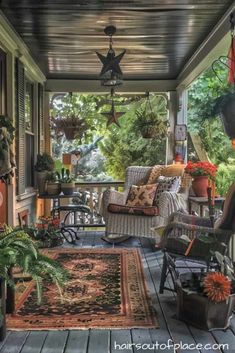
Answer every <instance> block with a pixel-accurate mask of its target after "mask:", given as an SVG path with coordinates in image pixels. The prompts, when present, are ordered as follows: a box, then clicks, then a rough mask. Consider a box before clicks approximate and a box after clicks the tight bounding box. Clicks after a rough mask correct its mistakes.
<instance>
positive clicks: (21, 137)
mask: <svg viewBox="0 0 235 353" xmlns="http://www.w3.org/2000/svg"><path fill="white" fill-rule="evenodd" d="M15 74H16V82H15V83H16V84H15V87H16V92H15V97H16V105H15V106H16V128H17V131H16V149H17V153H16V157H17V158H16V160H17V194H18V195H20V194H23V193H24V192H25V74H24V66H23V64H22V63H21V62H20V60H19V59H16V67H15Z"/></svg>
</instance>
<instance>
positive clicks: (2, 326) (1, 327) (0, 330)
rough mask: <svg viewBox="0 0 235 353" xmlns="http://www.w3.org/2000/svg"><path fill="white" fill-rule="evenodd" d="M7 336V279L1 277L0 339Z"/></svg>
mask: <svg viewBox="0 0 235 353" xmlns="http://www.w3.org/2000/svg"><path fill="white" fill-rule="evenodd" d="M5 337H6V281H5V280H3V279H1V278H0V341H3V340H4V338H5Z"/></svg>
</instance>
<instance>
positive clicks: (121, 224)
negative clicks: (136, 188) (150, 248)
mask: <svg viewBox="0 0 235 353" xmlns="http://www.w3.org/2000/svg"><path fill="white" fill-rule="evenodd" d="M150 170H151V167H129V168H127V170H126V178H125V186H124V192H122V193H121V192H118V191H115V190H106V191H105V192H104V194H103V201H102V210H101V212H102V215H103V217H104V220H105V225H106V234H105V237H104V240H107V241H109V242H113V243H114V242H120V241H124V240H126V239H127V238H129V237H130V236H136V237H146V238H154V239H155V240H156V242H159V241H160V238H159V237H158V236H156V235H155V233H154V232H153V231H152V230H151V228H156V227H160V226H162V225H165V224H166V223H167V218H168V216H169V215H170V214H171V213H172V212H174V211H176V210H179V209H182V208H184V209H186V208H187V195H186V193H182V194H179V193H178V194H176V193H172V192H163V193H162V195H161V196H160V200H159V203H160V207H159V211H160V212H159V215H157V216H143V215H130V214H123V213H120V214H118V213H111V212H109V211H108V204H109V203H114V204H119V205H125V202H126V198H127V195H128V191H129V188H130V187H131V185H136V184H137V183H138V182H139V181H140V180H143V179H144V178H146V177H147V175H149V173H150Z"/></svg>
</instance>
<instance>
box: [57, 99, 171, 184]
mask: <svg viewBox="0 0 235 353" xmlns="http://www.w3.org/2000/svg"><path fill="white" fill-rule="evenodd" d="M125 99H126V98H123V97H115V110H116V111H117V112H118V111H124V112H125V114H124V115H123V116H122V117H120V118H119V123H120V126H121V127H120V129H119V128H118V127H117V126H116V125H115V124H112V125H110V126H109V127H107V126H106V124H107V119H106V118H105V117H104V116H103V115H102V112H109V111H110V109H111V107H110V104H111V100H110V97H108V96H107V95H106V96H95V95H94V96H93V95H80V94H77V93H74V94H73V96H72V103H70V97H69V96H68V95H66V96H64V97H63V98H60V99H59V100H56V99H55V100H54V108H53V110H52V115H53V116H60V115H62V114H67V109H68V106H67V107H66V105H68V104H72V105H73V107H72V111H73V112H74V113H75V114H80V116H82V117H83V118H84V119H86V123H87V124H88V126H89V128H88V129H89V131H88V134H86V138H84V139H82V140H74V141H72V142H71V141H70V142H68V141H66V140H65V138H64V137H59V138H55V139H54V142H53V152H54V153H55V155H56V157H57V158H61V156H62V153H66V152H70V151H72V150H78V149H79V148H80V147H81V143H82V144H84V143H90V142H93V141H94V137H95V136H104V139H103V140H102V141H101V142H100V143H99V147H100V149H101V152H102V153H103V155H104V156H105V159H106V161H105V168H106V172H107V173H108V174H109V175H111V176H113V177H114V178H122V177H123V176H124V173H125V169H126V167H128V166H129V165H137V164H138V165H154V164H156V163H164V162H165V148H166V138H165V137H163V138H161V139H159V138H158V139H157V138H155V139H148V140H147V139H144V138H143V137H142V135H141V132H142V131H141V130H142V128H141V126H139V125H138V116H137V114H136V111H137V110H141V109H144V108H145V105H146V98H144V99H141V100H140V101H138V100H136V101H135V100H134V101H133V102H132V103H131V104H126V101H125ZM150 100H151V106H152V111H153V113H154V114H155V115H156V116H157V117H158V119H161V121H165V120H166V119H167V107H166V99H165V97H163V96H155V95H150ZM119 103H120V105H119ZM70 110H71V106H70ZM165 126H166V124H165V123H164V128H165ZM103 165H104V163H103V162H102V163H100V164H99V167H100V168H103ZM92 169H93V167H92V168H91V170H92ZM103 171H104V170H100V173H103ZM95 172H96V173H97V174H99V173H98V171H97V170H96V171H95Z"/></svg>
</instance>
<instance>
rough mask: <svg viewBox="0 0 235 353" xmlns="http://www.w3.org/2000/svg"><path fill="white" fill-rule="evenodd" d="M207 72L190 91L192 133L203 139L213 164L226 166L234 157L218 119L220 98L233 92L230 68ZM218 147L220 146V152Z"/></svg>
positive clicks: (190, 127)
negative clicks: (229, 83)
mask: <svg viewBox="0 0 235 353" xmlns="http://www.w3.org/2000/svg"><path fill="white" fill-rule="evenodd" d="M216 74H217V75H218V76H219V78H220V80H221V81H220V80H219V79H218V77H217V76H216V75H215V72H214V71H213V70H212V68H210V69H208V70H206V71H205V72H204V73H203V74H202V75H201V76H200V77H199V78H198V79H197V80H196V81H195V82H194V83H193V84H192V85H191V86H190V88H189V90H188V129H189V132H190V133H192V134H195V135H197V134H198V135H199V136H200V137H201V140H202V144H203V147H204V148H205V150H206V151H207V153H208V156H209V158H210V160H211V161H212V162H214V163H216V164H219V163H220V162H224V161H226V160H227V159H228V157H229V156H231V153H233V151H232V148H231V144H230V141H229V138H228V137H227V135H226V134H225V133H224V129H223V125H222V122H221V120H220V118H219V116H218V111H217V109H216V108H217V104H216V102H217V101H218V98H219V97H221V96H223V95H224V94H226V93H228V92H229V91H231V88H230V87H229V85H228V84H227V82H226V76H227V69H226V66H221V67H218V68H217V70H216ZM218 146H220V147H219V148H218Z"/></svg>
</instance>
